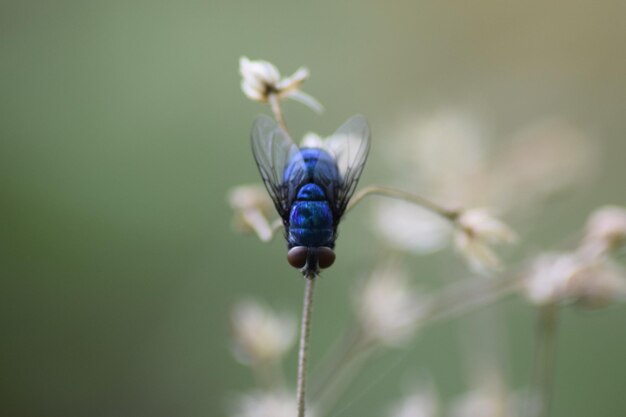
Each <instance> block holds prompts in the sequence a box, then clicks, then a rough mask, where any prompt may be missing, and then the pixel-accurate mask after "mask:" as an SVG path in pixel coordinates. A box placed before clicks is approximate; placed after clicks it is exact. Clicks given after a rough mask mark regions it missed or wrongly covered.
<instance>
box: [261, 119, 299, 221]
mask: <svg viewBox="0 0 626 417" xmlns="http://www.w3.org/2000/svg"><path fill="white" fill-rule="evenodd" d="M251 142H252V153H253V155H254V159H255V160H256V164H257V166H258V167H259V172H260V173H261V178H263V182H264V183H265V187H266V188H267V191H268V193H269V194H270V197H272V200H273V201H274V206H276V210H277V211H278V214H279V216H280V217H281V218H283V219H286V218H288V216H289V210H290V208H291V204H292V202H293V199H294V193H295V189H296V187H295V186H294V185H295V184H297V183H298V182H299V181H301V180H302V176H303V175H304V169H303V168H302V167H303V160H302V157H301V156H300V150H299V149H298V147H297V146H296V145H295V144H294V143H293V141H292V140H291V139H290V138H289V136H288V135H287V133H286V132H285V131H284V130H283V129H281V128H280V127H279V126H278V125H277V124H276V122H274V120H272V119H271V118H270V117H268V116H265V115H261V116H257V118H256V119H255V120H254V123H253V124H252V134H251ZM288 164H289V165H290V166H291V169H290V170H289V172H290V174H289V178H285V168H286V167H287V165H288Z"/></svg>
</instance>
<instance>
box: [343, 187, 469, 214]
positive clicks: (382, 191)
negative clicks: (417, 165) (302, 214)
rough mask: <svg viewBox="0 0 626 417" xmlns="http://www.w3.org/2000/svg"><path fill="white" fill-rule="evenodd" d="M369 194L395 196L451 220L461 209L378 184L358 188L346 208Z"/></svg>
mask: <svg viewBox="0 0 626 417" xmlns="http://www.w3.org/2000/svg"><path fill="white" fill-rule="evenodd" d="M369 195H381V196H385V197H391V198H397V199H399V200H404V201H408V202H410V203H414V204H417V205H418V206H422V207H424V208H425V209H427V210H430V211H432V212H435V213H437V214H439V215H440V216H442V217H444V218H446V219H448V220H450V221H452V222H454V221H456V219H457V218H458V217H459V215H460V214H461V211H460V210H458V209H457V210H450V209H447V208H445V207H442V206H440V205H439V204H436V203H434V202H432V201H430V200H428V199H427V198H424V197H422V196H419V195H417V194H412V193H409V192H406V191H403V190H398V189H396V188H389V187H381V186H378V185H370V186H367V187H365V188H363V189H362V190H360V191H359V192H358V193H356V194H355V195H354V197H353V198H352V200H351V201H350V203H349V204H348V208H347V210H351V209H352V208H353V207H354V206H356V205H357V204H359V203H360V202H361V200H363V199H364V198H365V197H367V196H369ZM347 210H346V211H347Z"/></svg>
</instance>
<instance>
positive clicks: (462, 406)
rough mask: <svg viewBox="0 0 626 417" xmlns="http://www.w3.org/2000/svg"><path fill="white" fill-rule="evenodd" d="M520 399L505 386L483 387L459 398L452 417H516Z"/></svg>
mask: <svg viewBox="0 0 626 417" xmlns="http://www.w3.org/2000/svg"><path fill="white" fill-rule="evenodd" d="M518 402H519V401H518V399H517V398H516V397H515V396H512V395H510V394H509V393H508V392H507V391H506V389H505V387H503V386H495V385H494V386H483V387H478V388H476V389H474V390H471V391H469V392H467V393H465V394H464V395H462V396H461V397H459V398H457V399H456V400H455V401H454V402H453V403H452V406H451V409H450V413H449V415H450V417H515V416H517V414H516V410H517V408H518V404H517V403H518Z"/></svg>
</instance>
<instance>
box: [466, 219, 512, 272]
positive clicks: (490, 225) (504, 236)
mask: <svg viewBox="0 0 626 417" xmlns="http://www.w3.org/2000/svg"><path fill="white" fill-rule="evenodd" d="M457 227H458V228H457V231H456V233H455V238H454V242H455V245H456V247H457V249H458V250H459V251H460V252H461V253H462V254H463V255H464V256H465V258H466V259H467V261H468V262H469V264H470V266H471V267H472V269H474V270H475V271H476V272H486V271H489V270H493V269H498V268H499V267H500V260H499V259H498V257H497V256H496V254H495V252H493V250H492V249H491V248H490V247H489V244H500V243H513V242H515V241H516V240H517V235H516V234H515V232H514V231H513V229H511V228H510V227H509V226H507V225H506V224H504V223H503V222H501V221H500V220H498V219H497V218H495V217H493V216H491V214H489V212H488V211H487V210H485V209H472V210H468V211H465V212H463V213H462V214H461V215H460V216H459V218H458V220H457Z"/></svg>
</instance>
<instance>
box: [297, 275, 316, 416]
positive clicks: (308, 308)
mask: <svg viewBox="0 0 626 417" xmlns="http://www.w3.org/2000/svg"><path fill="white" fill-rule="evenodd" d="M315 278H316V275H315V274H314V273H310V274H308V275H306V276H305V280H306V286H305V287H304V303H303V306H302V322H301V325H300V350H299V352H298V386H297V401H298V417H304V413H305V396H306V365H307V353H308V348H309V334H310V333H311V313H312V312H313V290H314V289H315Z"/></svg>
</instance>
